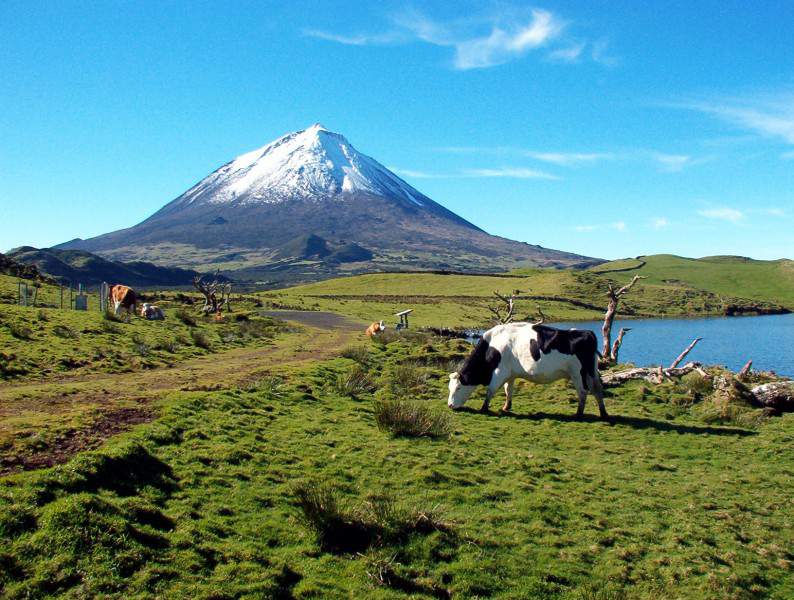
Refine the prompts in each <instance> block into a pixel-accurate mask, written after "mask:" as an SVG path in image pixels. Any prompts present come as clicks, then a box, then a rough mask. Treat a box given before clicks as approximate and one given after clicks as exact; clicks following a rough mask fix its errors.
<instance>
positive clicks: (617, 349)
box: [609, 327, 631, 362]
mask: <svg viewBox="0 0 794 600" xmlns="http://www.w3.org/2000/svg"><path fill="white" fill-rule="evenodd" d="M629 331H631V327H621V328H620V331H619V332H618V337H617V338H615V342H614V343H613V344H612V351H611V353H610V357H609V358H610V360H612V361H614V362H618V352H620V347H621V346H622V345H623V336H624V335H626V334H627V333H628V332H629Z"/></svg>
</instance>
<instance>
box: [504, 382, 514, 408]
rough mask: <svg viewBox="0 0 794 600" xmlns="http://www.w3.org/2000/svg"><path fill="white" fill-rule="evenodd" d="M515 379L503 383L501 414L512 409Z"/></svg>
mask: <svg viewBox="0 0 794 600" xmlns="http://www.w3.org/2000/svg"><path fill="white" fill-rule="evenodd" d="M514 382H515V379H510V380H509V381H508V382H507V383H505V403H504V406H502V412H510V409H511V408H513V383H514Z"/></svg>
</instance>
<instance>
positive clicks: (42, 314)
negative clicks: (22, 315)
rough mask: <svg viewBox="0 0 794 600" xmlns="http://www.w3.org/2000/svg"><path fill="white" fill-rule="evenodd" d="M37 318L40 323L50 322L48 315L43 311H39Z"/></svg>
mask: <svg viewBox="0 0 794 600" xmlns="http://www.w3.org/2000/svg"><path fill="white" fill-rule="evenodd" d="M36 318H37V319H38V320H39V321H44V322H45V323H46V322H47V321H49V320H50V318H49V317H48V316H47V313H46V312H44V311H43V310H41V309H39V311H38V312H37V313H36Z"/></svg>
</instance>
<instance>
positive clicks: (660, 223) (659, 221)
mask: <svg viewBox="0 0 794 600" xmlns="http://www.w3.org/2000/svg"><path fill="white" fill-rule="evenodd" d="M668 225H670V221H668V220H667V218H666V217H656V218H655V219H654V220H653V222H652V223H651V227H653V228H654V229H664V228H665V227H667V226H668Z"/></svg>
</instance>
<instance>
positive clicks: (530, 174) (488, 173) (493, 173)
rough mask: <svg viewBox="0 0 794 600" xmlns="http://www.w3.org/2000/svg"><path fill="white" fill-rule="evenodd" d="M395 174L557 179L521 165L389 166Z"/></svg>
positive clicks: (434, 176)
mask: <svg viewBox="0 0 794 600" xmlns="http://www.w3.org/2000/svg"><path fill="white" fill-rule="evenodd" d="M389 169H390V170H391V171H393V172H394V173H396V174H397V175H400V176H404V177H411V178H414V179H454V178H460V177H465V178H476V177H504V178H510V179H549V180H558V179H560V178H559V177H558V176H556V175H553V174H551V173H546V172H545V171H538V170H536V169H525V168H522V167H500V168H496V169H493V168H482V169H463V170H460V171H455V172H450V173H430V172H428V171H417V170H413V169H401V168H399V167H389Z"/></svg>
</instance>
